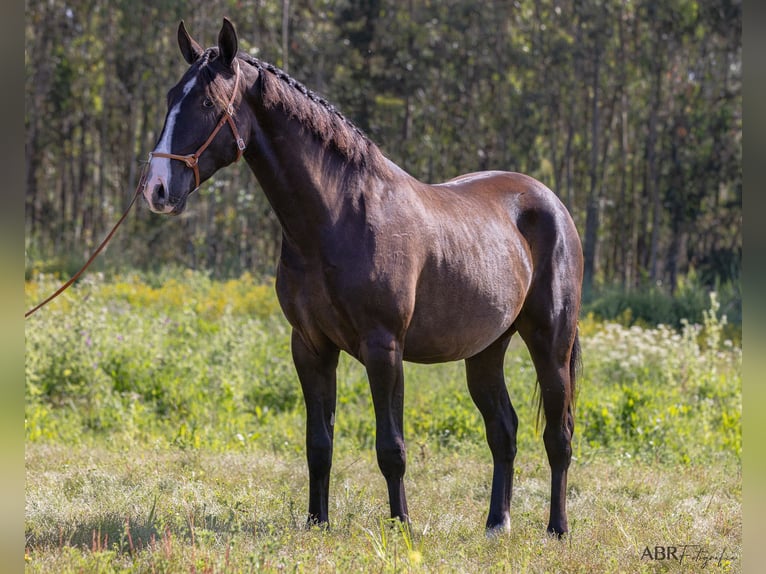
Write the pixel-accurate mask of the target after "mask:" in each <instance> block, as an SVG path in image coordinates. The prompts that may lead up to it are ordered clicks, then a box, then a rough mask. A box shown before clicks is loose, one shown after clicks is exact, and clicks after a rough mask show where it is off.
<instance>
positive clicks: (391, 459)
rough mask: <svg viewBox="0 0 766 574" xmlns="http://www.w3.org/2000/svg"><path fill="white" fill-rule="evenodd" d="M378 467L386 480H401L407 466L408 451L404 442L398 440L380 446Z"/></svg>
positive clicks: (378, 447) (378, 448)
mask: <svg viewBox="0 0 766 574" xmlns="http://www.w3.org/2000/svg"><path fill="white" fill-rule="evenodd" d="M376 450H377V455H378V466H379V467H380V471H381V472H382V473H383V476H384V477H386V478H401V477H402V476H404V471H405V469H406V466H407V449H406V448H405V446H404V441H401V440H396V441H393V442H392V443H391V444H378V446H377V449H376Z"/></svg>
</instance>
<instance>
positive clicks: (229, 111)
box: [149, 60, 245, 189]
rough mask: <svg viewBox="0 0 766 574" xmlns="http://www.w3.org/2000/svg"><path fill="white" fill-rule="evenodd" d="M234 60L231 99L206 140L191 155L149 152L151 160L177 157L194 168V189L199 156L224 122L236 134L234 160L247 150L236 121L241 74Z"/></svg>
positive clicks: (196, 183)
mask: <svg viewBox="0 0 766 574" xmlns="http://www.w3.org/2000/svg"><path fill="white" fill-rule="evenodd" d="M234 62H235V63H236V64H237V71H236V73H235V76H234V90H233V91H232V93H231V97H230V98H229V101H228V103H227V104H226V108H225V109H224V110H223V115H222V116H221V119H220V120H218V124H216V126H215V128H213V131H212V133H211V134H210V136H208V138H207V139H206V140H205V143H203V144H202V145H201V146H200V147H199V149H198V150H197V151H195V152H194V153H192V154H189V155H178V154H174V153H164V152H154V151H153V152H150V153H149V159H150V161H151V158H154V157H166V158H168V159H176V160H178V161H182V162H184V163H185V164H186V166H187V167H190V168H192V169H193V170H194V181H195V186H194V189H197V188H198V187H199V184H200V181H199V157H200V156H201V155H202V153H203V152H204V151H205V150H206V149H207V148H208V146H209V145H210V144H211V143H212V141H213V138H215V136H216V135H218V132H219V131H221V128H222V127H223V124H225V123H227V122H228V124H229V127H231V133H232V134H233V135H234V140H235V141H236V144H237V159H236V160H234V161H239V158H241V157H242V152H244V151H245V140H243V139H242V136H240V135H239V131H238V130H237V124H236V123H234V98H236V97H237V91H238V90H237V88H238V87H239V75H240V72H239V70H240V68H239V62H238V61H237V60H234Z"/></svg>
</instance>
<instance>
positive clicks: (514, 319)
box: [143, 19, 582, 535]
mask: <svg viewBox="0 0 766 574" xmlns="http://www.w3.org/2000/svg"><path fill="white" fill-rule="evenodd" d="M178 43H179V46H180V48H181V53H182V54H183V57H184V59H185V60H186V61H187V62H188V63H189V64H190V67H189V69H188V70H187V71H186V73H185V74H184V75H183V77H182V78H181V80H180V82H179V83H178V84H177V85H176V86H175V87H173V88H172V89H171V90H170V92H169V93H168V113H167V116H166V119H165V125H164V128H163V130H162V133H161V135H160V138H159V141H158V143H157V146H156V147H155V150H154V151H153V152H152V154H151V162H150V167H149V171H148V174H147V179H146V182H147V183H146V187H145V188H144V192H143V193H144V197H145V199H146V201H147V203H148V204H149V206H150V208H151V209H152V210H153V211H155V212H157V213H166V214H178V213H180V212H182V211H183V210H184V208H185V206H186V200H187V197H188V196H189V194H190V193H192V192H193V191H194V190H195V189H196V188H198V187H199V185H200V183H201V182H203V181H205V180H206V179H207V178H209V177H210V176H212V175H213V174H214V173H215V172H216V171H217V170H218V169H220V168H222V167H224V166H226V165H228V164H230V163H233V162H234V161H236V160H237V159H239V157H240V156H242V157H244V158H245V160H246V161H247V163H248V165H249V166H250V168H251V169H252V171H253V173H254V174H255V176H256V177H257V179H258V181H259V182H260V184H261V187H262V188H263V190H264V192H265V193H266V195H267V197H268V200H269V202H270V203H271V206H272V207H273V209H274V212H275V213H276V215H277V217H278V218H279V222H280V223H281V226H282V233H283V240H282V252H281V256H280V260H279V267H278V271H277V283H276V289H277V293H278V296H279V301H280V304H281V306H282V309H283V311H284V313H285V315H286V317H287V319H288V320H289V322H290V324H291V325H292V329H293V330H292V355H293V360H294V362H295V367H296V370H297V372H298V378H299V379H300V383H301V386H302V389H303V395H304V399H305V403H306V413H307V425H306V451H307V459H308V469H309V505H308V515H309V518H308V520H309V522H310V523H319V524H325V523H327V521H328V513H327V507H328V493H329V477H330V466H331V463H332V452H333V430H334V428H333V427H334V425H335V402H336V378H335V377H336V366H337V364H338V356H339V352H340V351H341V350H342V351H345V352H346V353H348V354H350V355H351V356H353V357H355V358H356V359H358V360H359V361H361V363H363V364H364V366H365V369H366V371H367V375H368V378H369V383H370V389H371V392H372V399H373V405H374V409H375V417H376V440H375V446H376V452H377V458H378V464H379V466H380V470H381V471H382V473H383V476H384V477H385V480H386V483H387V486H388V495H389V503H390V508H391V516H392V517H395V518H399V519H401V520H403V521H405V522H407V521H409V512H408V510H407V501H406V498H405V494H404V483H403V477H404V470H405V443H404V436H403V433H402V424H403V403H404V380H403V374H402V361H414V362H420V363H433V362H443V361H455V360H460V359H464V360H465V365H466V375H467V379H468V389H469V391H470V394H471V397H472V399H473V401H474V402H475V403H476V406H477V407H478V408H479V410H480V411H481V414H482V416H483V418H484V422H485V426H486V434H487V442H488V443H489V447H490V450H491V452H492V458H493V463H494V472H493V475H492V493H491V499H490V505H489V516H488V518H487V524H486V525H487V528H488V529H490V531H501V532H502V531H507V530H509V529H510V515H509V507H510V501H511V486H512V481H513V463H514V458H515V455H516V428H517V425H518V419H517V417H516V413H515V411H514V409H513V406H512V405H511V401H510V399H509V396H508V391H507V390H506V386H505V380H504V376H503V358H504V354H505V350H506V348H507V347H508V343H509V341H510V339H511V336H512V335H513V334H514V333H516V332H518V333H519V334H520V336H521V337H522V339H523V340H524V342H525V343H526V345H527V347H528V348H529V352H530V355H531V357H532V360H533V362H534V366H535V369H536V372H537V379H538V382H539V385H540V400H541V406H542V409H543V412H544V415H545V429H544V432H543V439H544V442H545V448H546V452H547V454H548V460H549V462H550V466H551V508H550V520H549V522H548V531H549V532H551V533H555V534H559V535H561V534H563V533H564V532H567V530H568V526H567V515H566V484H567V469H568V467H569V463H570V460H571V455H572V450H571V440H572V432H573V429H574V418H573V401H574V394H575V364H576V362H577V360H578V354H579V343H578V335H577V316H578V313H579V309H580V290H581V283H582V248H581V244H580V240H579V236H578V233H577V230H576V229H575V226H574V224H573V222H572V219H571V217H570V216H569V213H568V212H567V210H566V208H565V207H564V206H563V205H562V203H561V202H560V201H559V200H558V199H557V197H556V196H555V195H554V194H553V192H551V191H550V190H549V189H548V188H547V187H545V186H544V185H543V184H541V183H540V182H538V181H536V180H534V179H532V178H530V177H527V176H525V175H521V174H518V173H507V172H500V171H492V172H483V173H472V174H468V175H463V176H460V177H457V178H455V179H453V180H450V181H448V182H446V183H441V184H438V185H427V184H425V183H421V182H420V181H418V180H417V179H415V178H413V177H412V176H410V175H408V174H407V173H406V172H404V171H403V170H402V169H400V168H399V167H398V166H396V165H395V164H394V163H392V162H391V161H389V160H388V159H386V158H385V157H384V156H383V155H382V153H381V151H380V150H379V149H378V147H377V146H376V145H375V144H373V143H372V142H371V141H369V140H368V139H367V138H366V137H365V135H364V134H362V133H361V132H360V131H359V130H358V129H357V128H355V127H354V126H353V125H352V124H351V123H350V122H349V121H348V120H347V119H346V118H345V117H343V116H342V115H341V114H340V112H338V111H337V110H336V109H335V108H334V107H333V106H331V105H330V104H329V103H328V102H327V101H325V100H324V99H323V98H321V97H319V96H317V95H316V94H315V93H313V92H311V91H310V90H308V89H307V88H306V87H305V86H303V85H302V84H300V83H298V82H296V81H295V80H293V79H292V78H291V77H289V76H288V75H287V74H285V73H284V72H283V71H281V70H279V69H278V68H276V67H274V66H272V65H270V64H267V63H265V62H261V61H260V60H257V59H255V58H253V57H251V56H249V55H247V54H245V53H243V52H239V51H238V48H237V34H236V32H235V30H234V27H233V25H232V24H231V22H229V21H228V20H226V19H224V23H223V27H222V28H221V31H220V33H219V36H218V45H217V46H214V47H211V48H208V49H203V48H202V47H200V45H199V44H198V43H197V42H195V41H194V40H193V39H192V38H191V37H190V36H189V34H188V32H187V31H186V28H185V27H184V24H183V22H181V24H180V26H179V28H178Z"/></svg>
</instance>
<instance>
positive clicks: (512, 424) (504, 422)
mask: <svg viewBox="0 0 766 574" xmlns="http://www.w3.org/2000/svg"><path fill="white" fill-rule="evenodd" d="M511 414H512V416H508V417H502V418H498V419H496V420H495V421H494V422H493V423H491V424H489V425H487V443H488V444H489V450H490V452H492V457H493V458H494V459H495V460H505V461H506V462H509V463H511V464H513V461H514V459H515V458H516V429H517V428H518V418H517V417H516V413H515V412H513V411H511Z"/></svg>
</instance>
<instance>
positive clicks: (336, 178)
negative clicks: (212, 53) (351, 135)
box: [245, 110, 364, 248]
mask: <svg viewBox="0 0 766 574" xmlns="http://www.w3.org/2000/svg"><path fill="white" fill-rule="evenodd" d="M254 117H255V121H254V122H253V128H252V133H251V134H250V140H249V141H250V142H251V143H249V144H248V150H247V151H246V152H245V158H246V160H247V162H248V164H249V166H250V168H251V169H252V171H253V173H254V174H255V176H256V178H257V179H258V181H259V183H260V184H261V187H262V188H263V190H264V192H265V194H266V196H267V198H268V200H269V203H270V204H271V206H272V208H273V209H274V212H275V213H276V215H277V218H278V219H279V222H280V224H281V225H282V230H283V232H284V233H285V235H286V236H287V237H288V238H289V239H290V240H291V241H293V242H295V243H297V244H303V245H305V246H306V247H307V248H309V247H312V246H313V247H316V246H317V245H318V242H319V238H320V237H321V236H322V235H323V234H325V233H326V232H327V230H328V229H329V228H331V227H332V226H334V225H335V224H336V223H337V221H338V218H339V217H340V215H341V213H342V211H343V209H344V206H345V205H348V204H349V203H351V202H354V201H355V200H356V195H357V194H358V193H361V191H362V190H363V188H364V186H363V185H360V178H363V175H362V174H360V173H358V171H357V170H355V169H354V168H352V167H349V166H348V165H347V164H345V163H344V162H343V160H342V159H341V158H340V157H339V156H338V155H337V154H335V153H334V152H333V150H331V149H328V147H327V146H324V145H323V144H322V142H320V141H318V140H317V138H315V137H314V136H313V135H312V134H311V133H310V132H308V131H307V130H306V129H304V128H301V126H300V125H299V124H298V123H297V121H296V120H292V119H290V118H288V117H286V116H285V114H284V113H283V112H281V110H269V111H264V110H255V112H254Z"/></svg>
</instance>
